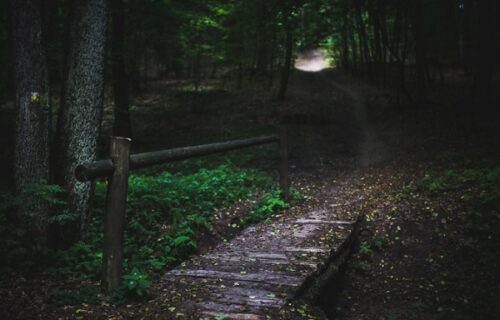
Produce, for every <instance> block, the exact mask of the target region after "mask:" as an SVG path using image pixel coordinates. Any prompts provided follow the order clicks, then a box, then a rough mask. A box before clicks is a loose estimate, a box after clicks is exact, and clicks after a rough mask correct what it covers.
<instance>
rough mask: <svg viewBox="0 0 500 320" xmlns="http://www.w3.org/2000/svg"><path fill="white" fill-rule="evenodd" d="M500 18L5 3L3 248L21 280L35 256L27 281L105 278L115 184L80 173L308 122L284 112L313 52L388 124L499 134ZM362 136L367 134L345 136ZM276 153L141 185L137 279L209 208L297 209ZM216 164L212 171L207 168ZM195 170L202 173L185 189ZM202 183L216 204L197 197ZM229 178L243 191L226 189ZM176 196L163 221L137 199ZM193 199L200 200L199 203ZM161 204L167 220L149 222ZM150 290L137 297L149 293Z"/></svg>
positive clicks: (380, 4)
mask: <svg viewBox="0 0 500 320" xmlns="http://www.w3.org/2000/svg"><path fill="white" fill-rule="evenodd" d="M499 16H500V3H499V2H498V1H496V0H408V1H401V0H290V1H288V0H254V1H244V0H204V1H198V0H147V1H144V0H109V1H105V0H88V1H84V0H77V1H67V0H37V1H26V0H10V1H1V2H0V61H3V62H4V63H3V65H2V68H1V71H0V115H1V117H0V144H1V146H2V149H3V150H2V152H1V153H0V167H1V169H0V175H1V179H0V181H1V182H0V189H1V190H2V198H1V200H2V202H1V204H0V205H1V206H0V211H2V212H3V213H2V215H1V219H2V220H1V224H2V225H4V226H8V227H4V228H3V229H0V234H2V237H3V238H5V239H10V240H9V241H7V242H5V244H4V245H0V248H1V250H0V251H1V252H2V253H3V255H4V256H5V257H6V259H7V260H8V263H7V267H9V268H11V269H15V268H17V267H18V266H19V265H23V263H24V262H23V261H25V260H26V259H25V257H26V256H29V255H31V256H32V257H33V259H31V260H32V261H31V262H28V263H27V264H26V265H24V266H23V268H30V267H32V266H33V265H37V264H39V263H40V261H44V262H43V263H40V265H43V266H52V267H53V264H54V263H56V264H57V268H59V269H57V268H56V269H53V270H52V271H54V270H56V271H55V272H61V270H64V272H66V273H67V274H71V275H74V274H75V273H83V274H85V276H87V277H88V278H92V279H94V278H96V277H98V276H96V275H97V274H99V272H100V271H99V267H100V259H101V257H102V252H101V251H100V249H98V248H100V245H101V242H102V230H100V229H99V228H100V223H102V220H99V219H100V218H96V217H97V216H100V214H102V212H101V211H102V210H101V209H99V208H102V206H103V203H104V198H105V186H106V185H105V182H103V181H98V182H97V183H90V182H87V183H81V182H78V181H77V180H76V178H75V176H74V169H75V167H76V166H77V165H78V164H80V163H83V162H89V161H93V160H96V159H98V158H104V157H106V155H107V149H108V147H109V146H108V143H109V141H108V139H109V136H110V135H115V136H125V137H131V138H132V139H133V141H134V142H133V147H132V149H133V151H146V150H147V151H151V150H155V149H159V148H167V147H179V146H185V145H187V144H201V143H205V142H213V141H217V140H228V139H230V138H237V137H242V136H250V135H256V134H260V133H263V132H271V131H273V130H274V128H275V127H276V126H277V125H278V124H279V123H281V122H283V121H290V122H293V121H295V122H301V121H302V122H305V121H309V120H310V119H312V117H310V118H308V119H309V120H308V119H306V120H304V119H298V120H297V119H296V118H297V117H299V118H300V117H306V116H304V114H305V113H302V114H299V115H298V116H295V115H293V114H292V115H290V113H288V114H287V110H289V108H291V106H293V104H294V103H296V102H295V100H294V99H295V98H293V99H291V98H290V83H291V82H292V81H293V79H294V77H296V79H302V80H301V81H303V79H306V80H304V82H307V81H308V80H307V79H309V78H304V77H307V75H305V76H304V75H298V71H297V70H296V69H295V68H294V64H295V60H296V59H297V57H298V56H299V55H305V56H306V57H307V55H308V54H310V52H312V51H313V50H316V51H317V50H320V51H321V52H322V53H324V54H325V55H326V59H327V60H328V62H329V63H330V65H331V66H332V67H333V68H334V71H332V72H334V73H335V72H338V73H339V74H341V75H342V76H341V77H340V79H341V80H342V79H345V83H346V84H347V85H349V84H353V85H360V84H363V85H369V86H371V87H372V88H376V90H380V91H381V92H384V94H383V95H380V96H379V97H382V98H383V99H386V100H384V101H387V103H388V104H389V103H390V104H391V106H393V107H394V108H393V109H391V110H390V112H389V111H388V113H387V114H380V115H378V116H380V117H387V118H391V119H392V118H394V117H395V116H394V115H395V114H398V115H399V114H406V113H408V112H410V113H411V114H417V115H428V117H424V118H420V119H425V120H423V121H424V122H425V121H427V122H426V123H425V124H424V125H423V128H427V127H428V126H443V127H446V126H448V125H449V124H450V123H451V126H457V128H455V129H456V130H457V131H461V130H462V129H463V130H464V131H466V132H471V130H475V129H471V128H470V127H467V126H464V128H458V126H460V125H461V124H462V122H461V121H457V120H456V119H458V118H460V119H467V120H470V121H476V120H477V121H482V119H488V120H489V121H492V122H495V121H496V122H498V119H500V118H499V107H500V106H499V101H500V100H499V93H500V90H499V88H500V87H499V83H500V79H499V73H500V72H499V71H500V63H499V62H498V57H499V55H500V23H499V21H500V19H498V17H499ZM330 71H331V70H330ZM301 77H302V78H301ZM343 77H345V78H343ZM314 79H316V78H314ZM314 79H313V80H314ZM313 80H311V81H313ZM314 81H316V80H314ZM318 81H319V80H318ZM294 90H295V89H294ZM236 97H237V98H236ZM242 97H243V98H242ZM247 103H248V105H247ZM235 104H240V106H241V108H237V107H235V106H234V105H235ZM306 104H307V103H306ZM214 105H217V106H220V107H217V106H214ZM255 105H258V106H259V107H258V108H260V109H258V108H254V106H255ZM204 106H205V107H204ZM311 108H312V107H311ZM257 110H258V111H257ZM290 110H291V109H290ZM409 110H410V111H409ZM292 113H293V112H292ZM229 115H230V117H229ZM294 117H295V118H294ZM318 117H319V118H321V115H320V116H318ZM395 118H396V119H399V118H397V116H396V117H395ZM433 121H434V122H433ZM440 121H441V122H440ZM430 122H432V125H429V124H428V123H430ZM349 130H356V128H350V129H347V130H344V131H345V132H347V133H345V132H341V133H339V135H338V136H341V135H342V134H346V135H347V134H348V133H349ZM478 130H481V129H478ZM496 133H498V132H496ZM488 134H490V133H489V131H488ZM333 148H334V147H332V150H333ZM268 153H269V152H267V151H265V150H260V149H259V151H256V153H255V154H253V155H252V157H253V158H252V157H249V156H245V155H243V154H237V155H236V156H234V157H232V158H231V157H230V159H229V160H228V159H225V160H224V161H222V162H221V160H216V159H211V158H210V159H208V160H206V161H205V162H204V161H201V160H199V161H198V162H196V161H192V162H187V163H185V164H181V165H176V166H174V165H172V166H170V167H167V170H169V171H170V172H171V173H172V175H170V173H168V174H164V173H162V170H160V169H158V170H156V171H155V170H151V171H147V170H146V171H143V172H142V171H141V172H140V174H138V175H137V176H134V177H133V180H132V181H131V189H132V190H136V191H134V192H132V193H131V195H130V196H129V201H130V203H131V204H130V206H131V207H130V208H128V210H130V211H131V212H137V216H136V217H137V218H136V220H134V221H135V224H134V223H131V224H132V227H131V228H132V229H131V230H129V231H128V232H129V234H131V236H130V238H127V239H128V240H126V242H127V241H128V243H129V245H130V247H129V249H126V250H129V252H127V253H126V254H128V257H129V260H128V261H127V262H126V264H127V266H125V269H126V272H125V274H126V275H128V276H130V275H131V274H133V272H132V271H133V270H135V271H137V270H139V271H140V272H139V273H140V274H141V275H144V277H145V278H147V273H148V272H150V270H152V269H161V268H164V267H165V266H171V265H173V264H175V263H178V262H179V261H181V260H182V259H183V258H185V257H186V256H187V255H188V254H191V253H193V252H195V251H196V250H197V249H196V247H197V245H196V244H195V240H194V239H195V238H196V236H195V234H198V233H200V234H202V233H203V232H204V231H201V230H204V229H203V228H204V226H205V225H206V224H207V223H208V222H209V219H208V218H207V217H206V216H207V215H208V214H205V213H206V212H209V211H210V210H212V209H213V208H214V207H216V206H222V207H225V206H229V204H232V203H234V201H237V200H240V199H242V198H248V195H249V194H250V193H251V192H252V190H259V192H261V196H259V199H263V202H261V206H260V207H258V208H253V209H252V210H253V211H252V210H251V212H252V215H251V216H250V217H249V218H242V219H241V221H240V222H239V224H238V227H244V226H246V225H248V224H250V223H254V222H257V221H261V220H262V219H264V218H267V217H268V214H271V213H272V212H274V211H275V210H279V209H280V208H283V207H285V203H284V202H283V201H282V200H281V199H280V197H279V192H277V190H276V186H275V185H274V184H273V182H272V181H271V179H270V176H271V177H272V176H273V174H274V173H270V171H271V170H269V168H268V167H269V166H268V165H267V164H266V163H265V161H266V160H267V161H271V160H272V159H273V156H274V154H272V155H271V156H269V155H268V157H269V158H265V157H264V158H265V160H264V165H262V163H260V162H258V161H257V162H256V160H255V159H254V158H258V157H259V156H262V155H266V154H268ZM250 158H251V159H250ZM270 159H271V160H270ZM228 163H230V164H228ZM256 163H257V165H256ZM254 166H257V167H258V168H259V170H254V169H255V168H253V167H254ZM204 167H209V168H210V170H208V171H203V170H202V171H198V170H199V169H200V168H204ZM241 168H243V169H241ZM262 168H263V170H260V169H262ZM163 169H165V167H163ZM240 169H241V170H248V171H244V173H241V171H240ZM182 171H185V172H188V173H189V174H190V175H187V176H183V177H181V178H179V176H177V175H176V174H177V173H179V172H182ZM155 179H156V180H155ZM204 179H205V180H204ZM200 181H205V182H206V184H208V185H210V187H207V188H208V189H210V188H212V189H213V190H212V191H213V192H214V193H209V192H208V191H207V192H208V193H202V192H198V191H195V190H198V189H197V188H198V186H199V185H200V183H201V184H203V183H205V182H203V183H202V182H200ZM214 181H215V182H217V183H216V184H215V182H214ZM219 181H227V182H228V183H229V186H228V187H224V188H223V190H219V189H217V185H218V183H219ZM241 181H245V186H244V187H241V186H240V184H239V182H241ZM210 183H214V184H213V185H212V184H210ZM165 185H168V186H169V188H171V189H173V190H176V191H175V192H178V194H177V193H175V192H174V194H167V193H162V192H160V191H158V193H156V194H154V195H152V196H151V195H150V194H149V195H148V196H150V197H152V198H149V199H150V200H151V199H153V200H151V201H152V204H151V208H149V207H147V206H148V205H149V204H148V205H144V204H143V203H142V202H141V200H140V199H142V197H144V195H145V194H147V193H148V192H149V190H152V189H155V190H156V189H162V188H163V187H164V186H165ZM134 188H135V189H134ZM231 188H234V190H235V191H234V192H232V191H228V190H229V189H231ZM217 190H218V191H217ZM205 191H206V190H205ZM205 191H204V192H205ZM180 194H189V196H188V198H187V199H184V198H182V197H181V196H180ZM220 194H223V197H222V198H220V199H219V198H217V197H218V196H219V195H220ZM216 195H217V196H216ZM262 195H263V196H262ZM295 195H296V197H297V198H300V195H298V193H296V194H295ZM253 196H255V194H254V195H253ZM189 197H191V199H197V201H198V202H199V203H202V204H200V205H199V206H194V205H193V206H194V207H191V205H192V203H191V202H192V201H191V200H189ZM214 197H215V198H217V199H218V200H217V201H212V199H213V198H214ZM181 198H182V199H181ZM179 199H180V200H179ZM495 199H497V198H495ZM134 201H135V202H134ZM143 206H144V207H147V208H146V209H144V210H143V208H142V207H143ZM178 207H183V208H185V211H182V212H181V211H178V210H177V209H175V208H178ZM165 208H168V209H165ZM262 208H265V209H262ZM150 209H151V210H152V211H153V212H154V214H152V215H146V213H145V212H146V210H150ZM99 210H101V211H99ZM141 210H143V211H141ZM162 210H167V211H168V212H169V214H168V218H165V217H162V216H161V213H160V212H161V211H162ZM176 210H177V211H176ZM259 210H261V211H259ZM262 210H263V211H262ZM266 210H267V211H266ZM194 211H196V212H203V214H200V215H198V214H191V213H193V212H194ZM268 211H269V212H268ZM148 212H149V211H148ZM134 217H135V216H134ZM186 217H188V218H187V219H186ZM96 219H97V220H96ZM130 219H132V220H133V219H135V218H132V216H131V218H130ZM162 219H163V220H162ZM184 220H188V221H189V222H188V223H181V221H184ZM159 221H163V222H165V221H166V222H165V225H169V226H172V225H173V226H174V227H164V225H163V227H159V226H160V225H162V224H163V222H159ZM129 223H130V222H129ZM134 228H135V229H134ZM155 228H156V229H155ZM161 228H167V229H168V232H169V233H168V236H165V237H164V238H161V239H162V240H161V241H160V240H159V241H160V242H159V244H158V245H156V246H152V245H151V246H150V247H148V244H147V241H146V240H145V239H150V238H152V237H156V236H158V235H159V234H163V233H164V231H165V229H161ZM152 229H155V230H156V231H154V232H153V231H150V230H152ZM160 229H161V230H160ZM148 237H149V238H148ZM134 242H135V243H140V245H139V244H137V245H132V243H134ZM2 246H3V247H2ZM160 246H162V247H161V249H160ZM139 247H140V248H142V249H139ZM165 247H168V250H167V251H168V255H166V256H162V254H164V252H165ZM141 250H142V251H141ZM161 250H163V251H161ZM135 251H140V252H141V253H140V254H137V255H134V254H133V253H132V252H135ZM160 252H163V253H160ZM77 257H80V258H77ZM82 257H83V258H82ZM27 260H29V259H27ZM54 261H57V262H54ZM68 265H73V267H72V268H76V269H71V268H70V267H68ZM75 266H76V267H75ZM54 268H55V267H54ZM64 268H66V269H64ZM145 278H141V279H142V280H144V279H145ZM141 279H139V280H141ZM80 280H81V279H79V280H78V281H80ZM148 281H149V280H147V281H146V280H144V282H143V283H142V284H136V286H135V287H133V288H129V289H130V290H129V291H133V292H134V294H140V295H142V291H143V290H145V289H146V288H148V287H149V285H150V283H149V282H148ZM137 283H141V282H140V281H138V282H137ZM94 293H95V292H94ZM92 294H93V293H92V292H91V293H90V294H89V295H90V296H92ZM56 296H57V294H56ZM60 296H64V294H62V295H60ZM60 296H57V297H58V298H57V299H60V298H61V297H60ZM79 298H81V297H79ZM79 298H75V299H77V300H78V299H79ZM61 299H62V298H61ZM78 301H80V300H78ZM0 315H1V312H0Z"/></svg>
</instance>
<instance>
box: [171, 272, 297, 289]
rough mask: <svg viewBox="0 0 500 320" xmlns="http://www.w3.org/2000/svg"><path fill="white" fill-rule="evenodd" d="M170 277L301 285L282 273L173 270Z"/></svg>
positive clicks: (295, 278) (295, 279) (293, 278)
mask: <svg viewBox="0 0 500 320" xmlns="http://www.w3.org/2000/svg"><path fill="white" fill-rule="evenodd" d="M169 276H182V277H196V278H217V279H223V280H236V281H253V282H263V283H270V284H277V285H284V286H292V287H297V286H299V285H300V283H301V279H300V278H298V277H293V276H288V275H286V274H281V273H270V272H259V273H238V272H227V271H215V270H193V269H186V270H182V269H181V270H178V269H175V270H171V271H169V272H167V273H166V274H165V277H169Z"/></svg>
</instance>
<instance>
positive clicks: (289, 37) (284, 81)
mask: <svg viewBox="0 0 500 320" xmlns="http://www.w3.org/2000/svg"><path fill="white" fill-rule="evenodd" d="M285 29H286V30H285V33H286V35H285V38H286V39H285V42H286V44H285V46H286V52H285V62H284V64H283V70H282V73H281V84H280V90H279V93H278V99H279V100H281V101H283V100H285V96H286V91H287V89H288V79H289V78H290V69H291V68H292V52H293V30H292V26H291V25H290V23H288V24H287V25H286V26H285Z"/></svg>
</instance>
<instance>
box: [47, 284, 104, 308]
mask: <svg viewBox="0 0 500 320" xmlns="http://www.w3.org/2000/svg"><path fill="white" fill-rule="evenodd" d="M100 292H101V288H100V287H99V286H97V285H93V284H92V285H84V286H81V287H80V288H78V289H76V290H61V289H54V290H52V291H51V292H50V294H49V297H50V300H51V301H52V303H54V304H56V305H78V304H81V303H89V304H90V303H95V302H96V301H97V298H98V295H99V294H100Z"/></svg>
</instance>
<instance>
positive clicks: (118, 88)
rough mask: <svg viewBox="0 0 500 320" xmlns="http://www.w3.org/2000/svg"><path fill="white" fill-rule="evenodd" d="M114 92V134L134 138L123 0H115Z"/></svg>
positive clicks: (113, 14)
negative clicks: (130, 109)
mask: <svg viewBox="0 0 500 320" xmlns="http://www.w3.org/2000/svg"><path fill="white" fill-rule="evenodd" d="M112 10H113V11H112V17H113V25H112V26H113V31H112V32H113V39H112V40H113V44H112V65H113V94H114V99H115V108H114V112H115V122H114V124H113V134H114V135H115V136H118V137H128V138H132V125H131V123H130V111H129V97H128V74H127V72H126V69H125V43H124V42H125V39H124V38H125V13H124V8H123V0H113V2H112Z"/></svg>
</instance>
